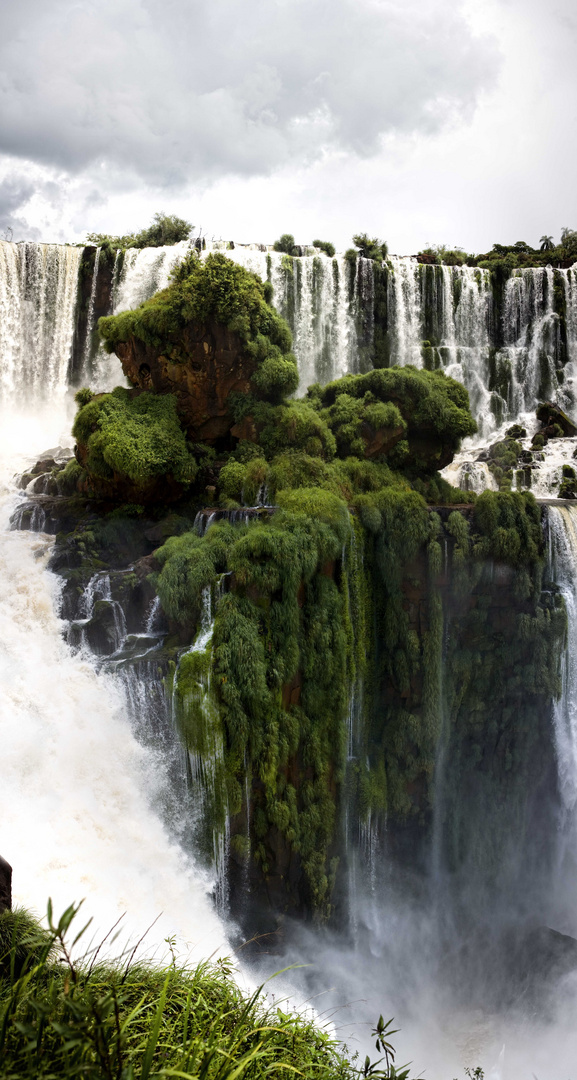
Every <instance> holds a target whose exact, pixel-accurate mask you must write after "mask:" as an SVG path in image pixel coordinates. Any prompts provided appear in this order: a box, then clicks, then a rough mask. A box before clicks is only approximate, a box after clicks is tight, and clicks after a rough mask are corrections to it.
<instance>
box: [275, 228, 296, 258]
mask: <svg viewBox="0 0 577 1080" xmlns="http://www.w3.org/2000/svg"><path fill="white" fill-rule="evenodd" d="M295 247H296V245H295V238H294V236H292V235H291V233H283V234H282V236H281V237H280V238H279V239H278V240H275V242H274V244H273V251H282V252H284V254H285V255H293V254H294V249H295Z"/></svg>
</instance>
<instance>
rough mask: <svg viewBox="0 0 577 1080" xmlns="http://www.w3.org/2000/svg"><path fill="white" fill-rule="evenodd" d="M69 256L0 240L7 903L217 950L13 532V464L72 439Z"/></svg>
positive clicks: (123, 730)
mask: <svg viewBox="0 0 577 1080" xmlns="http://www.w3.org/2000/svg"><path fill="white" fill-rule="evenodd" d="M30 248H33V249H34V250H33V251H32V252H30V251H29V250H28V249H30ZM78 257H79V250H78V249H76V248H59V247H56V246H53V245H52V246H50V247H48V246H47V245H19V246H18V247H17V246H16V245H12V244H4V243H2V244H1V245H0V258H2V259H3V260H4V262H3V264H2V267H0V270H2V269H3V272H0V289H1V290H2V291H1V292H0V333H1V335H2V337H1V339H0V346H1V349H2V351H1V352H0V385H1V386H2V392H3V406H2V411H1V413H0V703H1V706H0V733H1V739H2V743H1V745H2V783H1V784H0V851H1V853H2V855H3V856H4V857H5V858H6V859H8V861H9V862H10V863H11V864H12V866H13V870H14V878H13V892H14V900H15V902H16V903H22V904H25V905H27V906H30V907H32V908H34V909H36V911H37V912H38V913H39V914H42V913H43V912H45V910H46V901H47V899H48V897H49V896H51V897H52V899H53V902H54V907H55V911H56V913H60V912H61V911H62V910H63V909H64V908H65V907H66V906H68V904H70V903H71V902H73V901H76V902H77V901H79V900H82V899H83V898H86V904H85V911H86V914H87V917H88V916H94V926H95V929H96V933H97V935H98V934H104V933H105V932H106V931H107V930H108V929H109V928H110V927H111V926H112V924H113V923H114V922H115V921H116V920H117V918H118V917H119V915H121V914H123V913H126V919H125V922H124V925H125V931H124V937H126V936H127V935H132V937H133V938H134V937H139V936H140V935H141V934H142V933H144V931H145V930H146V929H147V927H149V926H150V925H151V924H152V923H153V922H154V920H155V919H157V917H159V916H160V918H159V919H158V922H156V924H155V926H154V928H153V930H151V932H150V934H149V936H148V938H147V947H148V950H149V951H150V950H153V949H156V950H158V948H159V946H160V948H161V951H163V950H164V947H163V946H162V944H161V943H162V942H163V939H164V938H165V937H166V936H168V935H176V936H177V937H178V938H179V939H180V941H181V942H185V943H186V944H187V946H188V947H189V948H190V949H191V951H192V954H193V956H196V958H200V957H206V956H208V955H210V954H211V953H212V952H213V951H214V950H221V949H223V948H225V947H226V942H225V934H224V929H223V924H222V922H221V921H220V920H219V918H218V917H217V915H216V913H215V911H214V908H213V905H212V902H211V900H210V897H209V891H210V888H211V882H210V880H208V879H207V878H206V877H205V875H204V874H203V873H201V872H200V870H199V869H198V868H197V867H196V866H195V865H194V864H193V862H192V861H191V860H190V858H188V857H187V856H185V854H184V853H183V851H182V850H181V849H180V847H179V846H178V845H177V844H176V843H175V842H174V841H173V840H171V838H170V836H169V834H168V832H167V831H166V828H165V826H164V825H163V824H162V822H161V817H160V807H161V805H162V804H163V803H164V801H165V800H164V790H163V789H164V786H165V785H166V783H167V777H166V773H165V769H164V766H163V763H162V761H161V760H160V759H159V756H158V755H157V754H155V753H154V750H153V749H150V748H144V747H143V746H142V745H140V744H139V743H138V742H137V740H136V738H135V736H134V734H133V732H132V730H131V727H130V724H129V722H128V719H127V707H126V699H125V697H124V693H123V687H122V683H121V682H120V681H118V680H114V679H113V678H112V677H111V676H107V675H106V674H104V673H97V671H96V669H95V666H94V664H93V663H92V662H91V660H90V659H89V658H87V656H86V655H83V654H82V653H77V654H76V655H73V654H72V652H71V650H70V649H69V648H68V646H67V645H66V644H65V641H64V639H63V636H62V631H63V628H64V627H63V624H62V622H61V620H60V619H59V618H58V617H57V615H56V610H57V600H58V590H59V582H58V579H57V578H56V576H55V575H53V574H51V573H49V572H48V571H47V569H46V563H47V560H48V557H49V553H50V549H51V546H52V540H51V539H50V538H49V537H46V536H44V535H42V534H38V533H29V532H21V531H11V530H10V528H9V519H10V515H11V513H12V512H13V511H14V509H15V507H16V505H17V503H18V502H19V501H21V499H22V496H21V494H20V495H19V494H18V493H17V491H16V487H15V484H14V476H15V474H17V473H19V472H22V471H23V469H24V468H25V467H27V466H29V465H30V464H31V462H33V461H34V460H36V458H37V457H38V456H40V454H41V453H42V452H43V451H45V450H46V448H47V447H53V446H55V445H58V444H59V443H64V445H66V444H68V445H71V442H72V440H71V439H70V436H69V435H68V432H69V430H70V423H71V418H72V409H71V407H70V406H71V403H70V402H68V401H67V399H66V390H67V373H68V365H69V361H70V350H71V344H72V335H73V315H74V303H75V298H76V293H75V290H76V285H77V270H78ZM31 282H32V284H31ZM22 402H25V404H22ZM177 827H178V823H177V822H175V828H177Z"/></svg>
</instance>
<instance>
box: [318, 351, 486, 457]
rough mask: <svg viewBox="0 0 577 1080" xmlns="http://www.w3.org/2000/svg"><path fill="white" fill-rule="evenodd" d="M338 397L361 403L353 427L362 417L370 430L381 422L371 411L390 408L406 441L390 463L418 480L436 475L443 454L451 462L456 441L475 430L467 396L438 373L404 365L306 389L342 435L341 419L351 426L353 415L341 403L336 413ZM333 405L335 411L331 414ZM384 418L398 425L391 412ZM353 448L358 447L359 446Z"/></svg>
mask: <svg viewBox="0 0 577 1080" xmlns="http://www.w3.org/2000/svg"><path fill="white" fill-rule="evenodd" d="M342 395H346V396H347V397H348V398H356V399H360V398H362V399H363V409H362V410H361V411H360V412H359V413H358V414H357V425H358V421H359V419H361V420H362V418H363V414H364V415H365V416H366V419H367V422H368V423H369V424H370V425H371V426H373V422H372V420H373V419H374V420H376V419H377V418H378V416H381V418H383V417H384V413H382V412H379V411H378V408H377V411H375V407H376V403H377V402H389V403H391V404H392V405H394V406H395V408H396V409H397V410H398V413H399V414H400V416H401V417H402V422H403V423H404V424H405V425H406V428H407V441H405V442H404V443H403V442H401V443H399V445H398V446H397V447H395V449H394V451H393V454H394V457H393V461H394V463H395V464H396V465H398V466H399V467H402V468H403V469H405V470H407V469H411V468H412V469H413V470H416V471H418V472H419V473H420V474H421V475H422V474H425V475H426V474H427V473H430V472H431V471H433V472H434V471H436V469H437V468H439V467H440V466H439V462H440V459H441V457H442V455H443V454H444V453H447V452H448V453H449V454H450V457H449V459H448V460H451V458H452V454H453V452H454V451H455V450H456V449H457V447H458V445H459V443H460V440H461V439H462V438H464V437H465V436H466V435H471V434H473V433H474V432H475V431H476V424H475V421H474V420H473V419H472V417H471V414H470V412H469V397H468V394H467V391H466V390H465V389H464V387H463V386H461V384H460V383H458V382H456V381H455V380H454V379H451V378H449V377H448V376H446V375H445V374H444V373H443V372H442V371H434V372H427V371H422V370H420V369H417V368H413V367H411V366H409V365H407V366H406V367H402V368H380V369H377V370H375V371H370V372H368V373H367V374H366V375H345V376H344V377H343V378H342V379H339V380H338V381H336V382H333V383H329V384H328V385H327V386H325V387H323V388H322V389H321V388H320V387H311V389H310V390H309V397H310V398H311V400H313V401H318V402H319V404H320V406H321V408H322V407H323V406H324V411H322V412H321V415H323V416H326V417H327V419H328V421H329V423H332V424H334V425H335V426H336V427H337V428H338V429H341V430H344V431H345V432H346V431H347V427H346V423H344V417H345V415H349V414H350V417H351V420H349V423H351V422H352V416H353V411H354V410H352V409H351V405H350V404H349V403H347V402H345V405H344V406H343V407H342V412H341V408H340V407H339V398H340V397H341V396H342ZM335 406H336V411H333V412H331V409H333V408H334V407H335ZM381 408H382V407H381ZM367 410H368V411H367ZM387 415H388V417H389V419H388V421H387V424H386V426H388V427H390V426H391V424H392V423H394V422H396V421H397V420H398V415H397V413H395V414H393V413H392V412H390V410H389V412H388V413H387ZM341 417H342V418H343V419H341ZM371 417H372V419H371ZM350 434H352V433H351V432H350V431H349V435H350ZM356 445H357V448H358V443H357V444H356ZM441 467H442V466H441Z"/></svg>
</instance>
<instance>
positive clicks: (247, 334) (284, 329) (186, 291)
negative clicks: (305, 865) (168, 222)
mask: <svg viewBox="0 0 577 1080" xmlns="http://www.w3.org/2000/svg"><path fill="white" fill-rule="evenodd" d="M267 299H270V291H268V290H267V287H266V285H263V284H262V282H261V281H260V279H259V278H258V277H257V276H256V274H252V273H250V272H249V271H248V270H245V269H244V267H242V266H239V265H238V264H237V263H234V262H232V260H231V259H227V258H226V256H225V255H220V254H214V255H213V254H211V255H209V256H208V258H207V259H206V260H204V261H203V260H201V259H200V258H199V257H198V255H197V253H196V252H191V253H190V254H189V255H188V257H187V258H186V259H184V260H183V261H182V262H181V263H180V264H179V265H178V266H177V267H176V269H175V270H174V272H173V280H172V283H171V285H170V286H169V287H168V288H167V289H163V290H162V291H161V292H158V293H156V294H155V295H154V296H153V297H151V299H150V300H147V301H146V302H145V303H144V304H141V306H140V307H139V308H136V310H135V311H124V312H121V313H120V314H119V315H109V316H108V317H106V318H103V319H100V321H99V324H98V328H99V332H100V335H101V337H102V338H103V340H104V344H105V347H106V349H107V350H108V351H109V352H113V351H114V349H115V347H116V345H118V344H119V343H122V342H126V341H128V340H129V338H130V337H133V336H134V337H136V338H138V339H139V340H140V341H143V342H144V343H145V344H147V345H152V346H162V347H163V348H164V349H165V350H166V351H167V352H168V354H169V355H170V358H171V360H172V361H173V362H176V363H179V362H180V363H185V362H186V358H187V352H186V346H185V344H184V342H183V340H182V335H183V332H184V331H185V330H186V328H187V326H189V325H190V323H193V324H196V325H202V326H206V325H211V324H213V323H217V324H219V325H221V326H225V327H226V328H227V329H228V330H229V331H231V333H233V334H236V335H238V339H239V341H240V343H241V345H242V348H243V349H244V351H245V352H246V354H247V355H248V356H250V357H252V358H253V359H254V360H255V361H256V363H257V370H256V372H255V374H254V377H253V383H254V386H255V389H256V390H257V392H258V394H259V395H260V396H262V397H265V398H269V399H270V400H272V401H277V400H281V399H282V398H283V397H284V396H285V395H286V394H290V393H292V392H293V391H294V390H295V389H296V387H297V385H298V369H297V365H296V361H295V359H294V356H293V355H292V354H291V352H290V348H291V334H290V330H289V328H288V326H287V324H286V323H285V321H284V319H281V318H280V316H279V315H277V313H276V311H274V309H273V308H272V307H271V306H270V304H269V303H268V302H267Z"/></svg>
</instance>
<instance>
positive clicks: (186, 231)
mask: <svg viewBox="0 0 577 1080" xmlns="http://www.w3.org/2000/svg"><path fill="white" fill-rule="evenodd" d="M193 228H194V226H193V225H191V224H190V222H189V221H184V219H183V218H179V217H177V216H176V214H163V213H157V214H155V215H154V217H153V219H152V224H151V225H149V226H148V228H147V229H142V230H141V231H140V232H137V233H127V234H126V236H113V235H111V234H109V233H88V234H87V237H86V240H87V243H89V244H96V245H97V246H98V247H110V248H145V247H164V246H165V245H171V244H178V243H180V241H181V240H188V238H189V236H190V234H191V232H192V229H193Z"/></svg>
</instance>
